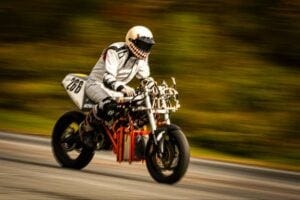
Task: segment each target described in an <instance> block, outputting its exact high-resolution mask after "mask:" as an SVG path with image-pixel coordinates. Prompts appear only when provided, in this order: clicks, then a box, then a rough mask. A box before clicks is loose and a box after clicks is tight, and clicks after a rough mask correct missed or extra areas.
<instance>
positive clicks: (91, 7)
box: [0, 0, 300, 170]
mask: <svg viewBox="0 0 300 200" xmlns="http://www.w3.org/2000/svg"><path fill="white" fill-rule="evenodd" d="M299 10H300V2H299V1H297V0H245V1H238V0H225V1H220V0H191V1H184V2H183V1H181V0H164V1H160V0H144V1H137V0H131V1H121V0H116V1H103V0H73V1H69V0H27V1H19V0H9V1H8V0H7V1H5V0H2V1H0V30H1V31H0V67H1V71H0V78H1V84H0V129H1V130H2V131H9V132H19V133H29V134H42V135H51V131H52V127H53V126H54V123H55V121H56V120H57V119H58V117H59V116H60V115H62V114H63V113H64V112H66V111H69V110H72V109H75V106H74V105H73V104H72V102H71V100H70V99H69V97H68V96H67V94H66V92H65V91H64V89H63V88H62V87H61V80H62V79H63V77H64V76H65V75H66V74H68V73H70V72H78V73H86V74H88V73H89V72H90V70H91V69H92V67H93V66H94V64H95V63H96V61H97V60H98V58H99V56H100V54H101V52H102V50H103V49H104V48H106V47H107V46H108V45H110V44H111V43H113V42H116V41H124V37H125V34H126V32H127V30H128V29H129V28H130V27H132V26H133V25H145V26H148V27H149V28H150V29H151V30H152V32H153V34H154V37H155V41H156V42H157V44H156V45H155V46H154V47H153V50H152V54H151V55H150V66H151V71H152V76H153V77H154V78H156V79H157V80H158V81H161V80H164V79H165V80H168V79H169V77H171V76H174V77H176V80H177V85H178V90H179V92H180V100H181V105H182V108H181V109H180V110H179V111H178V112H177V113H176V114H174V115H173V116H172V117H173V122H174V123H176V124H178V125H179V126H181V127H182V129H183V130H184V132H185V133H186V135H187V136H188V139H189V142H190V144H191V146H192V153H193V155H197V156H200V157H208V158H212V159H214V158H215V157H214V155H223V156H224V157H226V156H235V157H236V158H247V159H251V160H254V161H257V162H260V163H261V162H267V163H273V164H274V163H275V164H276V166H281V167H288V168H289V169H295V170H299V164H300V148H299V146H300V133H299V129H300V120H299V119H300V79H299V78H300V76H299V70H300V68H299V67H300V12H299ZM274 166H275V165H274Z"/></svg>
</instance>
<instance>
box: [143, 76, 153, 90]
mask: <svg viewBox="0 0 300 200" xmlns="http://www.w3.org/2000/svg"><path fill="white" fill-rule="evenodd" d="M141 84H142V86H144V87H147V88H148V89H150V90H151V89H152V88H153V87H154V86H155V85H156V82H155V81H154V79H153V78H152V77H148V78H145V79H143V80H142V81H141Z"/></svg>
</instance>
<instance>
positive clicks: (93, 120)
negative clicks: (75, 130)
mask: <svg viewBox="0 0 300 200" xmlns="http://www.w3.org/2000/svg"><path fill="white" fill-rule="evenodd" d="M95 107H96V106H95ZM96 109H97V108H93V109H92V110H91V111H90V112H89V114H88V115H87V116H86V118H85V120H84V121H83V122H81V124H80V125H79V135H80V139H81V141H82V143H83V144H84V145H85V146H86V147H88V148H95V147H96V145H97V126H98V125H99V124H100V123H101V122H102V119H101V118H100V116H98V115H97V114H98V113H100V112H95V110H96Z"/></svg>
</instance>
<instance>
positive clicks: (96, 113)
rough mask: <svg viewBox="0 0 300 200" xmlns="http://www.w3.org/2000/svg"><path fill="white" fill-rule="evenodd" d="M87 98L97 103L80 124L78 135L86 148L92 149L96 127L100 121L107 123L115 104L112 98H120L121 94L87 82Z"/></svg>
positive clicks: (97, 83) (94, 82)
mask: <svg viewBox="0 0 300 200" xmlns="http://www.w3.org/2000/svg"><path fill="white" fill-rule="evenodd" d="M85 92H86V94H87V96H88V97H89V98H90V99H91V100H92V101H94V102H96V103H98V104H97V105H95V106H94V107H93V109H92V110H91V111H90V113H89V114H88V115H87V117H86V119H85V120H84V122H82V123H81V125H80V129H79V133H80V136H81V139H82V141H83V142H84V143H85V144H87V146H90V147H94V145H95V143H96V140H97V137H94V135H96V134H97V133H95V129H96V128H97V125H99V124H101V121H103V120H105V121H109V120H110V119H109V118H110V117H111V116H112V115H113V114H114V112H115V111H114V109H115V108H116V103H115V101H113V99H114V98H116V97H120V96H122V95H123V94H122V93H120V92H116V91H112V90H110V89H108V88H106V87H105V86H104V85H103V84H102V83H99V82H96V81H93V80H88V81H87V84H86V88H85Z"/></svg>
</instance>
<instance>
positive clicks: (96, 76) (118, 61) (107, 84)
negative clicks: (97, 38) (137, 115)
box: [80, 42, 150, 147]
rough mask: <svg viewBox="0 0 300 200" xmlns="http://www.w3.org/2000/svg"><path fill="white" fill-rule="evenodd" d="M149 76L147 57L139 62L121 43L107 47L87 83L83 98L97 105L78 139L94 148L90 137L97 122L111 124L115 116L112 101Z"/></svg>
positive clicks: (114, 105) (83, 125) (82, 127)
mask: <svg viewBox="0 0 300 200" xmlns="http://www.w3.org/2000/svg"><path fill="white" fill-rule="evenodd" d="M149 75H150V70H149V65H148V57H147V58H146V59H145V60H141V59H138V58H136V57H135V56H133V54H132V53H131V52H130V50H129V48H127V46H126V45H125V43H124V42H117V43H113V44H112V45H110V46H109V47H108V48H107V49H105V50H104V51H103V52H102V55H101V57H100V59H99V60H98V62H97V63H96V65H95V66H94V68H93V69H92V71H91V73H90V75H89V77H88V80H87V83H86V86H85V87H86V88H85V91H86V95H87V96H88V97H89V98H90V99H91V100H93V101H94V102H95V103H97V105H96V106H94V107H93V109H92V111H91V112H90V113H89V114H88V116H87V117H86V119H85V120H84V123H82V124H81V126H80V127H81V129H80V130H81V131H80V133H81V138H82V140H83V141H84V143H85V144H86V145H88V146H89V147H93V146H94V145H95V141H94V139H93V138H91V137H90V135H92V134H88V133H89V132H94V130H95V128H96V126H97V124H98V122H99V121H101V120H104V121H110V120H111V119H112V118H114V117H116V112H117V110H118V109H117V104H116V102H115V101H114V99H116V98H117V97H122V96H123V93H122V92H120V91H121V90H122V89H123V88H124V87H128V86H126V85H127V84H128V83H129V82H130V81H131V80H132V79H133V78H134V77H136V78H138V79H140V80H143V79H147V78H148V77H149ZM85 135H87V137H86V136H85Z"/></svg>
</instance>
